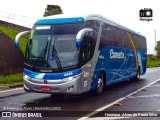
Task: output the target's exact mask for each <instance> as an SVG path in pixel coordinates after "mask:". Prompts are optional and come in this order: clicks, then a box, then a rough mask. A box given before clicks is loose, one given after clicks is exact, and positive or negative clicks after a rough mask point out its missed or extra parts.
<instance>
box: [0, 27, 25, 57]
mask: <svg viewBox="0 0 160 120" xmlns="http://www.w3.org/2000/svg"><path fill="white" fill-rule="evenodd" d="M0 31H2V32H3V33H5V34H6V35H7V36H8V37H10V38H11V39H12V40H15V37H16V35H17V34H18V33H20V32H21V31H19V30H17V29H15V28H13V27H11V26H5V25H0ZM27 38H28V36H24V37H22V38H21V39H20V42H19V47H20V49H21V50H22V52H23V54H24V55H25V51H26V45H27Z"/></svg>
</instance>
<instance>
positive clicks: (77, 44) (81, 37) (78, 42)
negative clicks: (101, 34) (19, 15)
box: [76, 28, 93, 47]
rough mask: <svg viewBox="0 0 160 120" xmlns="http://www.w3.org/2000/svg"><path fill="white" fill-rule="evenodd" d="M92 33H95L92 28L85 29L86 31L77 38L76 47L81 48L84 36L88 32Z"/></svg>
mask: <svg viewBox="0 0 160 120" xmlns="http://www.w3.org/2000/svg"><path fill="white" fill-rule="evenodd" d="M92 31H93V29H91V28H84V29H82V30H80V31H79V32H78V33H77V36H76V47H81V44H82V41H83V37H84V34H85V33H87V32H92Z"/></svg>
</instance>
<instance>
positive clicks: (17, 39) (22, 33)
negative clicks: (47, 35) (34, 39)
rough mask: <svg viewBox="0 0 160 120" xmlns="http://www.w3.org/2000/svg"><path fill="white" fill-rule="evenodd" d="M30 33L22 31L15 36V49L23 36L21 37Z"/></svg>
mask: <svg viewBox="0 0 160 120" xmlns="http://www.w3.org/2000/svg"><path fill="white" fill-rule="evenodd" d="M29 32H30V31H24V32H20V33H19V34H18V35H16V38H15V47H16V48H19V40H20V38H21V37H22V36H23V35H26V34H28V33H29Z"/></svg>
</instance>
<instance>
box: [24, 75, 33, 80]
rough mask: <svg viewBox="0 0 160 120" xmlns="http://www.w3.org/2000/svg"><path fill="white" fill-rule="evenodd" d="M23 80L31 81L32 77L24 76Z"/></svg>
mask: <svg viewBox="0 0 160 120" xmlns="http://www.w3.org/2000/svg"><path fill="white" fill-rule="evenodd" d="M23 79H25V80H30V79H31V77H29V76H28V75H25V74H23Z"/></svg>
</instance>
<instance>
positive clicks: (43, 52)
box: [32, 42, 48, 68]
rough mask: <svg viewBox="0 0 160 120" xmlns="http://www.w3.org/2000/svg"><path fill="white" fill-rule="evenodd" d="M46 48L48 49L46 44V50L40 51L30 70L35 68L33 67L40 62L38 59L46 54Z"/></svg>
mask: <svg viewBox="0 0 160 120" xmlns="http://www.w3.org/2000/svg"><path fill="white" fill-rule="evenodd" d="M47 47H48V42H47V44H46V48H45V49H43V50H42V51H41V53H40V54H39V56H38V58H37V60H36V61H35V63H34V65H33V67H32V68H35V66H36V65H37V63H38V62H39V61H40V59H43V58H45V55H46V52H47Z"/></svg>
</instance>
